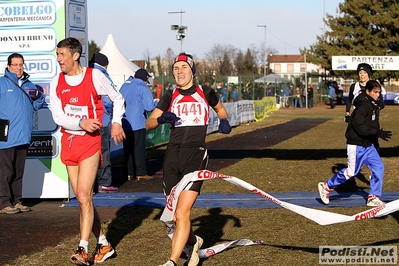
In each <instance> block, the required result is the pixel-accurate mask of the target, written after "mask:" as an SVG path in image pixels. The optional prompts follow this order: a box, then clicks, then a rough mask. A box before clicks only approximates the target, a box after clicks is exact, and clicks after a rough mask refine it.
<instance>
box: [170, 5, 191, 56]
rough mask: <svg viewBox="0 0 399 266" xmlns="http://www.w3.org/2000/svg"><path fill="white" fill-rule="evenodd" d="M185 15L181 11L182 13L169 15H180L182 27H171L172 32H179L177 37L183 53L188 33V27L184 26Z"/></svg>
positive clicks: (176, 12) (177, 12) (175, 12)
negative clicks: (184, 40) (184, 41)
mask: <svg viewBox="0 0 399 266" xmlns="http://www.w3.org/2000/svg"><path fill="white" fill-rule="evenodd" d="M183 13H185V12H184V11H182V10H181V9H180V11H174V12H168V14H180V25H172V26H171V27H170V29H171V30H177V35H176V39H177V40H178V41H180V52H181V53H182V52H183V39H184V37H186V35H185V34H186V32H187V26H183Z"/></svg>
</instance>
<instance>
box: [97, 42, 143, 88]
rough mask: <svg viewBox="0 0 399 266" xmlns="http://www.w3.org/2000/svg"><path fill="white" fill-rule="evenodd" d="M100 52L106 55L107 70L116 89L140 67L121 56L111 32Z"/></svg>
mask: <svg viewBox="0 0 399 266" xmlns="http://www.w3.org/2000/svg"><path fill="white" fill-rule="evenodd" d="M100 53H102V54H105V55H106V56H107V57H108V61H109V65H108V68H107V71H108V74H109V75H110V77H111V79H112V81H113V82H114V83H115V85H116V87H117V89H118V90H119V89H120V87H121V86H122V84H123V82H125V80H127V79H128V78H129V76H134V73H135V72H136V71H137V69H139V68H140V67H139V66H137V65H136V64H134V63H132V62H131V61H129V60H128V59H126V57H125V56H123V54H122V53H121V52H120V51H119V49H118V47H117V46H116V44H115V41H114V38H113V37H112V34H108V37H107V40H106V41H105V44H104V46H103V48H102V49H101V51H100Z"/></svg>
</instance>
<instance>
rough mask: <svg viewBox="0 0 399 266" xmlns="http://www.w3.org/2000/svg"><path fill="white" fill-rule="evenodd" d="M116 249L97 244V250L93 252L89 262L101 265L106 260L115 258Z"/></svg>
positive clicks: (109, 245)
mask: <svg viewBox="0 0 399 266" xmlns="http://www.w3.org/2000/svg"><path fill="white" fill-rule="evenodd" d="M114 254H115V249H113V248H112V246H111V244H108V246H104V245H103V244H97V246H96V249H95V250H94V251H93V254H92V255H91V257H90V258H89V262H93V263H101V262H104V261H105V260H106V259H108V258H110V257H112V256H114Z"/></svg>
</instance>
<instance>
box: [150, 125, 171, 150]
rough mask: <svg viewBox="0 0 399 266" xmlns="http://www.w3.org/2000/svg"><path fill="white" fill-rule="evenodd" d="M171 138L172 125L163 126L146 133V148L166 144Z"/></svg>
mask: <svg viewBox="0 0 399 266" xmlns="http://www.w3.org/2000/svg"><path fill="white" fill-rule="evenodd" d="M169 137H170V125H169V124H162V125H160V126H159V127H157V128H156V129H152V130H147V131H146V139H145V146H146V147H147V148H148V147H154V146H155V145H157V144H161V143H166V142H168V141H169Z"/></svg>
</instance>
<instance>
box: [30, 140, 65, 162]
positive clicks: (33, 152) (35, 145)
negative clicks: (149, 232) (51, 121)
mask: <svg viewBox="0 0 399 266" xmlns="http://www.w3.org/2000/svg"><path fill="white" fill-rule="evenodd" d="M56 141H57V140H56V138H55V136H53V135H32V138H31V141H30V145H29V148H28V152H27V153H26V157H27V159H38V158H54V157H56V156H57V155H58V150H57V149H58V146H57V145H55V143H56Z"/></svg>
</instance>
